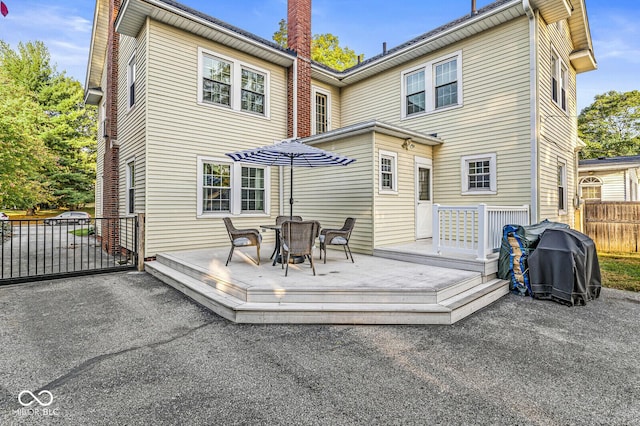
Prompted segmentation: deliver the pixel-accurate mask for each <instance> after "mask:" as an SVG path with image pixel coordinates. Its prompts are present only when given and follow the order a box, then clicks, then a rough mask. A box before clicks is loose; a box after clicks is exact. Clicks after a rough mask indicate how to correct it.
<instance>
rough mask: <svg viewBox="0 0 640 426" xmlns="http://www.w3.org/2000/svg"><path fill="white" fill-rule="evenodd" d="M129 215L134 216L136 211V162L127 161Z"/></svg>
mask: <svg viewBox="0 0 640 426" xmlns="http://www.w3.org/2000/svg"><path fill="white" fill-rule="evenodd" d="M126 180H127V181H126V182H127V188H126V189H127V213H128V214H133V213H135V210H136V161H135V160H133V159H131V160H129V161H127V173H126Z"/></svg>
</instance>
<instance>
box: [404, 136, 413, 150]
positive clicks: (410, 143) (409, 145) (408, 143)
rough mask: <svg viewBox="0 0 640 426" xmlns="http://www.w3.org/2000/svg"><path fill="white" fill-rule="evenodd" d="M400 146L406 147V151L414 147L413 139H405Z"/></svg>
mask: <svg viewBox="0 0 640 426" xmlns="http://www.w3.org/2000/svg"><path fill="white" fill-rule="evenodd" d="M402 147H403V148H404V149H406V150H407V151H409V150H410V149H413V148H415V147H416V145H415V144H414V143H413V141H412V140H411V139H405V140H404V143H403V144H402Z"/></svg>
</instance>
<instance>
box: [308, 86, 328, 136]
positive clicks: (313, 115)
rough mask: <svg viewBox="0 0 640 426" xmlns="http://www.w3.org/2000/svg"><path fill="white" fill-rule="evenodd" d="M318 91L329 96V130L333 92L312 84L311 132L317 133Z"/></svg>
mask: <svg viewBox="0 0 640 426" xmlns="http://www.w3.org/2000/svg"><path fill="white" fill-rule="evenodd" d="M316 93H320V94H321V95H325V96H326V97H327V132H328V131H330V130H331V92H330V91H329V90H326V89H323V88H321V87H317V86H311V134H312V135H315V134H317V133H316V124H317V123H316Z"/></svg>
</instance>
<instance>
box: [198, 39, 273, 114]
mask: <svg viewBox="0 0 640 426" xmlns="http://www.w3.org/2000/svg"><path fill="white" fill-rule="evenodd" d="M198 54H199V60H200V62H199V63H200V65H199V70H198V103H200V104H202V105H216V106H222V107H225V108H229V109H231V110H233V111H241V112H246V113H250V114H253V115H257V116H263V117H268V116H269V108H268V107H269V72H267V71H263V70H260V69H259V68H258V67H255V66H253V65H250V64H245V63H243V62H241V61H239V60H237V59H233V58H229V57H226V56H223V55H219V54H217V53H215V52H210V51H207V50H204V49H198Z"/></svg>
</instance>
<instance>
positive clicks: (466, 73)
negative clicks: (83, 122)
mask: <svg viewBox="0 0 640 426" xmlns="http://www.w3.org/2000/svg"><path fill="white" fill-rule="evenodd" d="M472 4H475V2H472ZM229 7H233V6H229ZM461 15H463V16H462V17H461V18H460V19H457V20H455V21H453V22H450V23H447V24H445V25H443V26H441V27H439V28H436V29H434V30H432V31H429V32H426V33H424V34H422V35H420V36H418V37H416V38H414V39H412V40H409V41H407V42H406V43H404V44H402V45H399V46H397V47H394V48H391V49H388V50H387V49H384V50H383V51H382V52H381V53H380V54H379V55H377V56H374V57H372V58H369V59H367V60H365V61H363V62H361V63H359V64H358V65H356V66H355V67H353V68H350V69H347V70H345V71H342V72H340V71H336V70H333V69H330V68H328V67H326V66H324V65H322V64H319V63H316V62H313V61H311V60H310V59H309V58H310V43H311V34H312V33H311V1H310V0H289V2H288V28H289V47H290V48H289V49H283V48H281V47H280V46H278V45H277V44H274V43H272V42H270V41H268V40H264V39H262V38H260V37H258V36H256V35H254V34H251V33H249V32H247V31H244V30H242V29H240V28H237V27H235V26H232V25H229V24H227V23H225V22H222V21H220V20H218V19H216V18H214V17H211V16H207V15H205V14H203V13H201V12H198V11H197V10H194V9H191V8H189V7H187V6H184V5H182V4H179V3H177V2H175V1H173V0H123V1H122V2H121V1H120V0H97V1H96V10H95V16H94V23H93V33H92V38H91V50H90V55H89V63H88V70H87V79H86V86H85V94H86V102H87V103H89V104H95V105H98V106H99V120H100V126H99V133H98V147H99V150H98V165H97V173H98V176H97V183H96V215H97V216H105V217H118V216H129V215H135V214H138V213H144V214H145V216H146V237H145V241H144V247H145V252H144V256H145V257H153V256H155V255H156V254H157V253H160V252H163V251H167V250H181V249H197V248H205V247H215V246H225V245H228V238H227V235H226V232H225V228H224V226H223V223H222V220H221V218H222V217H224V216H231V217H233V220H234V223H236V225H237V226H239V227H257V226H259V224H261V223H265V222H272V221H273V220H274V218H275V216H277V215H280V214H286V213H287V212H288V208H287V207H288V206H286V204H287V203H286V201H285V200H288V199H289V193H288V191H289V190H288V188H289V185H288V173H287V172H286V170H282V169H280V168H275V167H266V166H265V167H262V166H256V165H248V164H236V163H233V162H231V161H230V160H229V158H228V157H226V156H225V153H228V152H231V151H237V150H241V149H248V148H254V147H258V146H263V145H268V144H271V143H273V142H275V141H279V140H283V139H286V138H301V139H302V141H303V142H305V143H308V144H311V145H314V146H317V147H320V148H323V149H327V150H331V151H335V152H338V153H340V154H343V155H347V156H350V157H353V158H356V159H357V161H356V163H354V164H353V165H351V166H348V167H345V168H337V167H336V168H322V169H313V170H301V169H297V170H296V178H295V187H294V192H295V199H296V204H295V206H294V208H295V212H296V214H300V215H302V216H303V217H309V218H313V219H318V220H320V222H321V223H322V224H323V226H327V225H329V226H334V225H339V224H341V223H342V222H343V221H344V218H345V217H347V216H354V217H356V218H357V220H358V224H357V226H356V230H355V232H354V235H353V238H352V244H351V247H352V249H353V250H354V251H358V252H361V253H372V252H373V251H374V250H375V249H376V248H377V247H379V246H387V245H393V244H402V243H407V242H412V241H415V240H416V239H423V238H430V237H432V238H433V239H434V241H438V242H441V243H442V246H445V245H446V243H447V242H449V243H451V241H452V240H454V239H457V242H455V243H453V244H450V246H451V247H452V248H453V246H458V247H459V246H460V243H461V242H462V243H466V242H468V241H469V240H473V241H472V243H473V244H472V246H471V249H470V250H472V251H473V250H478V256H479V257H483V256H485V255H486V250H485V249H489V250H490V249H491V248H493V246H494V245H495V244H492V243H490V242H488V241H486V240H487V238H494V237H495V235H497V234H496V233H499V231H500V230H501V224H502V223H503V222H504V221H507V220H508V221H512V220H522V221H527V222H528V221H531V222H537V221H539V220H542V219H545V218H547V219H550V220H554V221H561V222H566V223H569V224H572V223H573V217H574V209H575V207H576V203H577V200H578V198H577V194H578V183H577V167H576V164H577V150H578V149H579V148H578V145H579V142H578V137H577V123H576V115H577V114H576V75H577V74H579V73H582V72H587V71H591V70H594V69H596V61H595V58H594V54H593V47H592V43H591V35H590V31H589V23H588V17H587V11H586V6H585V2H584V0H574V1H572V2H569V1H567V0H498V1H496V2H494V3H491V4H490V5H488V6H486V7H483V8H480V9H478V10H475V7H473V9H471V10H469V13H466V14H465V11H461ZM514 212H515V213H517V214H520V216H509V215H510V214H512V213H514ZM522 214H524V215H525V216H524V219H523V216H522ZM492 215H493V216H492ZM491 217H494V218H495V217H498V219H500V220H501V221H500V220H498V221H492V220H491ZM511 217H519V219H510V218H511ZM491 223H493V225H489V224H491ZM489 226H492V228H491V232H489V228H488V227H489ZM98 232H99V233H100V232H102V234H103V235H102V236H103V244H104V245H106V246H114V245H117V244H118V241H117V238H118V236H117V233H112V232H110V233H108V234H107V235H104V233H105V231H104V230H98ZM489 234H491V235H489ZM265 237H266V238H273V236H271V235H265ZM122 243H123V242H120V244H122ZM126 244H127V242H125V245H126ZM436 246H438V247H440V243H438V244H436ZM465 250H466V249H465Z"/></svg>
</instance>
